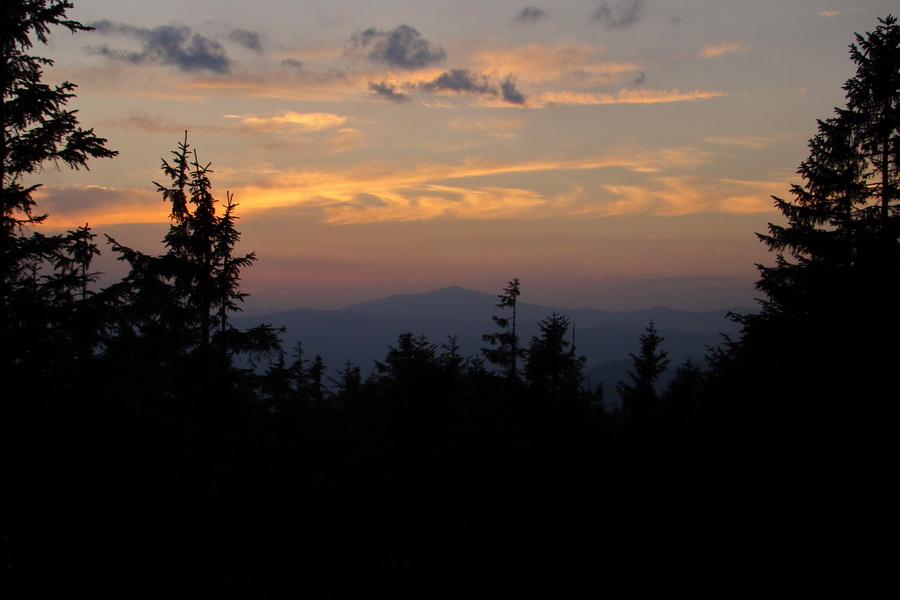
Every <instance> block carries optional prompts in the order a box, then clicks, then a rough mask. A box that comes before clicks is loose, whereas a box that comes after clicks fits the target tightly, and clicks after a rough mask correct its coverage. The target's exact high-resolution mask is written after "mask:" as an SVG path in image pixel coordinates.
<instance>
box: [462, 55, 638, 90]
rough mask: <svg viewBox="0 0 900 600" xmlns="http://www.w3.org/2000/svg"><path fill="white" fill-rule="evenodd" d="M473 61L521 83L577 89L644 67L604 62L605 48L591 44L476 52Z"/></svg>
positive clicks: (612, 79)
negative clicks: (513, 74)
mask: <svg viewBox="0 0 900 600" xmlns="http://www.w3.org/2000/svg"><path fill="white" fill-rule="evenodd" d="M470 60H471V62H472V64H473V65H474V66H475V67H476V68H478V69H480V70H483V71H487V72H489V71H491V70H497V71H500V72H503V73H515V74H516V78H517V79H518V80H520V81H523V82H528V83H529V84H553V85H557V86H559V85H561V86H566V87H575V88H585V87H594V86H597V85H603V84H607V83H609V82H611V81H614V80H616V79H620V78H622V77H625V76H633V75H635V74H636V73H638V72H640V70H641V69H642V68H643V67H642V66H641V65H640V64H637V63H632V62H623V61H607V60H603V58H602V49H601V48H599V47H597V46H593V45H588V44H560V45H544V44H527V45H524V46H518V47H515V48H491V49H485V50H480V51H477V52H475V53H473V55H472V56H471V58H470Z"/></svg>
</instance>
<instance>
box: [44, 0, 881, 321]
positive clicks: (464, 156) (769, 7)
mask: <svg viewBox="0 0 900 600" xmlns="http://www.w3.org/2000/svg"><path fill="white" fill-rule="evenodd" d="M74 4H75V8H74V9H73V10H71V11H70V13H69V16H70V17H72V18H74V19H76V20H79V21H81V22H82V23H84V24H86V25H92V26H93V27H95V28H96V30H95V31H92V32H82V33H78V34H76V35H70V34H68V33H67V32H65V31H64V30H62V29H56V30H55V31H54V33H53V35H52V36H51V39H50V44H49V46H47V47H42V46H38V47H36V48H35V54H38V55H42V56H47V57H49V58H52V59H54V60H55V61H56V64H55V66H54V67H53V68H49V69H47V72H46V73H45V77H44V80H45V82H47V83H58V82H60V81H61V80H63V79H68V80H70V81H72V82H74V83H76V84H78V86H79V87H78V89H77V98H75V99H73V101H72V103H71V107H73V108H77V109H79V117H80V120H81V123H82V124H83V125H84V126H87V127H94V128H95V131H96V133H97V134H98V135H100V136H103V137H106V138H108V140H109V144H108V146H109V147H110V148H112V149H115V150H118V151H119V153H120V155H119V156H118V157H117V158H115V159H113V160H105V161H93V162H92V163H90V167H91V170H90V171H87V172H86V171H79V172H74V173H73V172H57V171H55V170H54V169H53V168H52V167H51V168H48V169H47V170H45V171H44V172H43V173H40V174H38V175H36V176H35V177H34V178H33V179H31V180H29V182H30V183H43V184H44V187H43V188H42V190H41V192H40V194H39V195H38V207H39V210H40V211H42V212H47V213H49V214H50V218H49V219H48V221H47V228H49V229H53V228H61V229H64V228H70V227H74V226H76V225H83V224H84V223H86V222H87V223H90V224H91V226H92V227H93V228H94V229H95V231H96V232H97V233H100V234H103V233H108V234H110V235H113V236H114V237H116V239H118V240H119V241H120V242H122V243H124V244H126V245H131V246H134V247H137V248H139V249H142V250H145V251H148V252H154V253H156V252H159V251H160V247H159V245H158V242H159V240H160V239H161V238H162V237H163V235H165V232H166V230H167V223H168V210H167V206H166V205H165V204H164V203H163V201H162V199H161V197H160V196H159V195H158V194H157V193H156V192H155V191H154V190H155V186H154V185H153V181H162V180H163V179H162V177H163V175H162V173H161V172H160V171H159V165H160V159H161V158H163V157H168V156H169V153H170V151H172V150H174V149H175V148H176V146H177V143H178V142H179V141H180V140H181V139H182V137H183V135H184V131H185V130H186V129H187V130H188V131H189V141H190V143H191V145H192V147H194V148H196V149H197V151H198V153H199V156H200V159H201V161H202V162H211V163H212V168H213V170H214V173H213V175H212V181H213V185H214V191H215V193H216V195H217V197H219V198H221V199H224V197H225V192H226V190H228V191H231V192H232V193H234V195H235V198H236V201H237V202H238V203H239V204H240V207H239V208H238V209H237V214H238V216H239V217H240V221H239V222H238V228H239V229H240V231H241V232H242V234H243V236H242V245H241V250H242V251H243V252H250V251H255V252H256V254H257V256H258V258H259V261H258V262H257V263H256V265H254V266H253V267H252V268H251V269H249V270H248V271H246V272H245V274H244V277H243V284H244V285H243V287H244V290H245V291H247V292H249V293H251V294H252V298H251V300H250V301H249V302H248V304H249V306H250V308H253V309H255V310H262V309H267V308H271V309H285V308H300V307H305V308H337V307H340V306H343V305H347V304H350V303H353V302H359V301H363V300H370V299H375V298H378V297H381V296H385V295H389V294H395V293H416V292H424V291H428V290H432V289H436V288H439V287H444V286H448V285H460V286H463V287H468V288H472V289H476V290H481V291H486V292H491V293H499V292H500V291H501V290H502V288H503V287H504V285H505V283H506V281H507V280H509V279H512V278H513V277H518V278H519V279H520V280H521V281H522V291H523V295H522V298H521V299H522V300H523V301H528V302H532V303H542V304H554V305H561V306H565V307H572V308H575V307H595V308H603V309H610V310H620V309H635V308H645V307H650V306H657V305H666V306H673V307H676V308H683V309H690V310H701V309H713V308H725V307H732V306H752V305H753V304H754V303H753V298H754V296H755V295H756V293H755V291H754V289H753V282H754V281H755V279H756V276H757V271H756V269H755V267H754V263H757V262H765V263H769V262H771V261H772V257H771V256H770V255H769V254H768V253H767V252H766V250H765V248H764V247H763V246H762V244H760V243H759V242H758V241H757V239H756V236H755V235H754V234H755V232H761V231H764V230H765V228H766V224H767V223H768V222H769V221H773V220H778V218H779V215H778V214H777V213H776V212H775V211H774V210H773V209H772V200H771V198H770V195H772V194H774V195H779V196H786V195H787V194H788V189H789V186H790V184H791V183H794V182H797V183H799V182H800V181H799V179H798V177H797V175H796V174H795V173H796V170H797V167H798V166H799V164H800V162H801V161H802V160H804V159H805V157H806V154H807V147H806V142H807V140H808V139H809V138H810V137H811V136H812V135H814V134H815V132H816V119H817V118H827V117H829V116H831V115H832V114H833V108H834V107H835V106H843V105H844V94H843V91H842V89H841V86H842V84H843V83H844V82H845V81H846V80H847V79H848V78H849V77H851V76H852V75H853V74H854V66H853V64H852V63H851V61H850V59H849V54H848V45H849V44H850V43H851V42H853V41H854V39H855V38H854V33H855V32H859V33H863V32H865V31H871V30H872V29H874V28H875V27H876V26H877V24H878V22H877V19H878V17H884V16H886V15H887V14H888V13H889V12H891V11H892V10H893V11H894V12H895V13H896V12H898V11H897V8H898V7H897V4H896V1H895V0H890V1H888V0H859V1H852V0H846V1H845V0H755V1H753V2H748V1H739V0H610V1H597V0H591V1H576V0H573V1H559V0H557V1H546V2H539V1H538V2H534V3H529V2H519V1H508V0H490V1H484V0H481V1H471V0H445V1H443V2H423V1H422V0H418V1H407V0H371V1H368V2H362V1H357V0H328V1H327V2H325V1H318V0H306V1H304V2H296V1H292V0H257V1H255V2H245V1H238V0H228V1H224V0H219V1H215V0H187V1H186V0H179V1H177V2H175V1H170V0H155V1H154V2H152V3H151V2H138V1H132V0H118V1H116V2H109V1H101V0H74ZM113 258H114V256H113V255H112V253H111V252H110V251H109V250H107V249H105V248H104V258H102V259H101V261H100V263H99V268H100V270H103V271H105V272H107V273H109V274H110V276H115V275H120V274H121V271H122V267H121V266H120V265H118V264H117V263H115V262H114V260H113Z"/></svg>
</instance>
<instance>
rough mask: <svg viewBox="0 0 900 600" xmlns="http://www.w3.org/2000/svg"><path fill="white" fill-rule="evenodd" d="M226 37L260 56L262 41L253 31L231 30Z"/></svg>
mask: <svg viewBox="0 0 900 600" xmlns="http://www.w3.org/2000/svg"><path fill="white" fill-rule="evenodd" d="M228 37H229V38H230V39H231V40H232V41H234V42H237V43H238V44H240V45H241V46H244V47H245V48H249V49H250V50H253V51H254V52H256V53H257V54H262V53H263V49H262V40H260V39H259V34H258V33H256V32H255V31H248V30H246V29H232V30H231V33H229V34H228Z"/></svg>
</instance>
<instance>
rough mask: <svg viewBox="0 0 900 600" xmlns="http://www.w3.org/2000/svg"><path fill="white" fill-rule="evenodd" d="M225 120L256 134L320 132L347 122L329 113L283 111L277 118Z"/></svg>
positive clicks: (244, 116) (246, 115) (232, 117)
mask: <svg viewBox="0 0 900 600" xmlns="http://www.w3.org/2000/svg"><path fill="white" fill-rule="evenodd" d="M224 118H226V119H238V120H240V122H241V124H242V125H245V126H247V127H249V128H251V129H253V130H254V131H257V132H269V131H279V130H284V129H299V130H301V131H321V130H323V129H333V128H336V127H339V126H341V125H343V124H344V123H346V122H347V117H342V116H340V115H335V114H331V113H298V112H292V111H285V112H283V113H281V114H280V115H278V116H273V117H258V116H256V115H254V114H245V115H224Z"/></svg>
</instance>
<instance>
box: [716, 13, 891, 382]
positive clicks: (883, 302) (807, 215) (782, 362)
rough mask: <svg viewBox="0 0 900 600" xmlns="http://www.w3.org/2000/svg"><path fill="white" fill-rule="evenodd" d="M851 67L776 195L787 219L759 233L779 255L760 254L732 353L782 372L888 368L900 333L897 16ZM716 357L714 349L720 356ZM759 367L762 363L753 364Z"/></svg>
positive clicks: (859, 48)
mask: <svg viewBox="0 0 900 600" xmlns="http://www.w3.org/2000/svg"><path fill="white" fill-rule="evenodd" d="M850 57H851V59H852V61H853V62H854V63H855V64H856V74H855V75H854V76H853V77H852V78H850V79H849V80H848V81H847V82H846V84H845V85H844V90H845V91H846V99H847V103H846V107H844V108H837V109H835V116H833V117H830V118H827V119H824V120H820V121H819V122H818V133H817V134H816V135H815V137H813V138H812V139H811V140H810V141H809V149H810V152H809V157H808V158H807V159H806V160H805V161H804V162H803V163H802V164H801V165H800V168H799V170H798V173H799V174H800V175H801V177H802V178H803V180H804V184H803V185H802V186H801V185H794V186H793V187H792V188H791V195H792V196H793V198H791V199H781V198H775V206H776V208H777V209H778V210H779V211H780V212H781V213H782V215H784V217H785V219H786V223H785V224H770V225H769V228H768V233H766V234H760V235H759V238H760V240H761V241H762V242H763V243H764V244H765V245H766V246H767V247H768V248H769V250H770V251H772V252H774V253H775V254H776V256H775V264H774V265H772V266H763V265H759V266H758V267H759V271H760V275H761V277H760V279H759V281H758V282H757V288H758V289H759V290H760V291H762V292H763V293H764V294H765V298H764V299H762V300H761V308H762V310H761V311H760V312H759V313H758V314H749V315H742V316H736V317H735V318H736V320H738V321H739V322H740V323H741V324H742V325H743V333H742V337H741V339H740V341H739V343H736V344H734V345H732V346H731V351H732V354H733V356H738V355H740V356H743V357H744V359H745V360H748V361H755V362H757V363H765V364H766V365H768V366H766V367H765V369H766V370H767V372H769V373H770V374H771V377H773V378H778V379H780V380H783V381H788V380H794V379H796V376H797V374H800V373H802V374H803V375H804V378H805V379H806V380H808V381H812V380H818V381H820V382H822V384H821V385H820V387H823V389H824V387H829V388H831V389H832V390H836V389H837V388H838V387H841V386H835V385H826V384H824V382H825V381H827V380H834V378H835V377H837V378H838V379H841V380H842V381H844V384H843V387H844V388H849V387H852V385H853V384H852V383H851V382H850V381H849V379H848V378H847V377H846V376H841V373H845V374H847V373H858V372H860V369H866V370H872V371H873V372H883V371H884V369H882V368H875V369H873V367H874V366H875V365H876V364H880V365H882V366H883V367H885V368H887V365H888V363H889V362H890V361H889V357H888V356H887V355H885V353H884V352H883V351H881V350H879V349H878V347H879V344H878V340H879V339H882V338H883V339H895V338H896V335H897V333H898V330H900V328H898V326H897V324H896V323H897V321H896V318H895V316H894V315H895V310H896V309H895V305H896V302H897V297H898V293H900V26H898V23H897V19H896V18H895V17H893V16H890V15H889V16H887V17H885V18H883V19H879V25H878V27H876V28H875V30H874V31H872V32H869V33H867V34H866V35H865V36H863V35H857V36H856V43H854V44H852V45H851V47H850ZM720 358H721V357H720ZM757 366H758V367H759V368H762V365H760V364H758V365H757Z"/></svg>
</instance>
